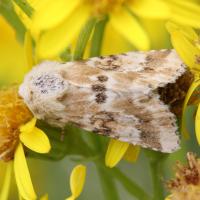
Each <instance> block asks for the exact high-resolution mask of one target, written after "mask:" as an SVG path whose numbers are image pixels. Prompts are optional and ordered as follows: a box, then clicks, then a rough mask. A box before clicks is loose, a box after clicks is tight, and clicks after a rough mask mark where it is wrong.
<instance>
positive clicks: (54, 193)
mask: <svg viewBox="0 0 200 200" xmlns="http://www.w3.org/2000/svg"><path fill="white" fill-rule="evenodd" d="M143 24H145V22H143ZM152 24H153V23H152ZM162 24H163V25H162V27H163V31H164V23H162ZM155 25H156V23H155V24H154V26H155ZM146 28H147V29H148V27H146ZM164 37H165V40H162V41H163V42H162V43H159V42H158V43H157V44H154V48H157V49H159V48H162V49H165V48H172V46H171V43H170V39H169V35H168V33H167V32H164ZM152 40H153V38H152ZM160 41H161V40H160ZM130 50H131V47H130ZM132 50H133V48H132ZM113 53H115V52H113ZM104 54H106V51H105V53H104ZM110 54H112V52H110ZM26 72H27V69H26V64H25V55H24V48H23V46H22V45H21V44H19V43H18V41H17V40H16V34H15V32H14V30H13V29H12V27H11V26H10V25H9V24H8V23H7V22H6V21H5V20H4V18H3V17H2V16H1V15H0V86H3V85H6V86H9V85H10V84H11V83H12V82H13V81H15V82H18V83H21V82H22V81H23V76H24V75H25V73H26ZM194 111H195V107H192V106H189V107H188V108H187V109H186V115H185V116H186V118H185V120H186V126H187V129H188V133H189V135H190V137H191V139H190V140H189V141H188V140H186V139H185V138H183V137H182V142H181V149H180V150H179V151H177V152H175V153H173V154H171V155H169V157H168V159H167V161H166V163H165V174H164V179H165V180H169V179H170V177H172V176H173V173H172V170H171V169H170V168H169V167H168V166H169V165H171V166H173V162H174V161H177V160H181V161H182V163H183V164H185V163H186V159H185V157H186V153H187V152H188V151H191V152H194V153H196V154H197V156H198V157H199V156H200V154H199V150H200V147H199V145H198V143H197V140H196V136H195V130H194V121H193V119H192V117H193V113H194ZM102 137H103V136H102ZM27 160H28V161H27V162H28V167H29V171H30V174H31V177H32V181H33V185H34V188H35V191H36V193H37V196H38V198H41V197H42V196H43V195H44V194H46V193H48V194H49V199H50V200H51V199H52V200H53V199H57V200H59V199H65V198H67V197H69V196H71V192H70V186H69V177H70V173H71V171H72V169H73V168H74V167H75V166H76V165H77V164H80V163H74V162H72V161H71V160H70V157H66V158H64V159H63V160H61V161H59V162H49V161H42V160H35V159H30V158H28V159H27ZM81 164H83V165H85V166H86V167H87V169H86V170H87V171H86V182H85V186H84V189H83V191H82V193H81V195H80V197H78V199H96V200H100V199H104V196H103V192H102V188H101V185H100V181H99V178H98V174H97V171H96V169H95V165H94V164H93V163H92V162H87V163H81ZM5 166H6V164H4V163H3V164H1V166H0V173H1V176H0V187H1V186H2V180H3V178H4V172H5ZM117 167H118V168H120V170H121V171H122V172H124V173H125V174H126V175H127V176H128V177H130V178H131V179H132V180H134V181H135V182H136V183H138V184H139V185H140V186H141V187H142V188H143V189H144V190H145V191H147V192H148V193H150V194H151V193H152V185H151V176H150V171H149V166H148V162H147V159H146V157H145V155H144V153H143V151H142V150H141V152H140V155H139V158H138V160H137V162H136V163H135V164H133V163H130V162H126V161H124V160H123V159H122V160H121V161H120V163H119V164H118V165H117ZM117 188H118V190H119V194H120V198H121V199H126V200H129V199H135V198H134V197H133V196H131V195H129V193H127V192H126V190H125V189H124V188H123V186H121V185H120V183H119V182H117ZM166 195H167V193H166ZM9 199H10V200H13V199H18V192H17V187H16V183H15V179H14V176H13V178H12V185H11V193H10V196H9Z"/></svg>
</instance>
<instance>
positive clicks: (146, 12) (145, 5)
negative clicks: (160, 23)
mask: <svg viewBox="0 0 200 200" xmlns="http://www.w3.org/2000/svg"><path fill="white" fill-rule="evenodd" d="M128 6H129V7H130V9H131V10H132V11H133V12H134V13H135V14H136V15H138V16H139V17H142V18H147V19H166V18H168V17H169V16H170V9H169V7H168V5H167V4H166V3H164V2H161V1H158V0H153V1H152V0H139V1H133V3H130V4H128Z"/></svg>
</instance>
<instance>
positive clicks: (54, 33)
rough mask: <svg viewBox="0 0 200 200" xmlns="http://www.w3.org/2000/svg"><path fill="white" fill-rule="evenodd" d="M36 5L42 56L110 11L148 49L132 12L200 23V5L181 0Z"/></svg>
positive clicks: (52, 52)
mask: <svg viewBox="0 0 200 200" xmlns="http://www.w3.org/2000/svg"><path fill="white" fill-rule="evenodd" d="M124 6H125V7H124ZM37 8H38V9H36V10H37V11H38V12H36V13H35V14H34V15H33V21H34V25H35V26H37V27H38V28H40V29H41V30H45V32H44V35H43V36H42V38H41V45H40V48H39V53H40V54H41V56H42V57H46V56H52V55H55V54H57V53H60V52H61V51H62V50H63V49H64V48H65V47H66V46H68V45H69V44H70V43H71V42H73V40H74V39H75V38H76V37H77V35H78V33H79V32H80V30H81V28H82V27H83V26H84V24H85V23H86V21H87V19H88V18H89V17H91V18H97V19H103V18H104V17H105V16H106V15H108V17H109V22H110V23H111V24H112V26H113V27H114V28H115V29H116V30H117V31H118V32H119V33H120V34H121V35H122V36H123V37H125V38H126V39H127V40H128V41H129V42H131V43H132V44H133V45H134V46H135V47H137V48H138V49H141V50H148V49H149V48H150V41H149V38H148V35H147V33H146V32H145V31H144V29H143V27H142V26H141V25H140V24H139V22H138V20H137V19H136V17H134V16H133V14H132V12H133V13H134V14H135V15H136V16H138V17H139V18H144V19H167V18H171V19H173V20H176V21H178V22H184V23H186V24H190V25H191V26H193V27H196V28H199V27H200V25H199V19H200V13H199V6H198V5H197V4H195V3H193V2H187V1H181V0H163V1H158V0H154V1H152V0H115V1H111V0H106V1H99V0H84V1H83V0H74V1H70V0H59V1H53V0H45V1H42V2H41V3H39V4H38V7H37Z"/></svg>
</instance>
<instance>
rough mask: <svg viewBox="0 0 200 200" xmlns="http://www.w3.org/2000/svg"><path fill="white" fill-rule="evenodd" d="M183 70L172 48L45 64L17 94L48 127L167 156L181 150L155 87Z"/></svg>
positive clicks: (172, 119)
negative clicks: (66, 128) (73, 128)
mask: <svg viewBox="0 0 200 200" xmlns="http://www.w3.org/2000/svg"><path fill="white" fill-rule="evenodd" d="M185 69H186V66H185V64H183V61H182V60H181V59H180V58H179V56H178V55H177V53H176V52H175V50H157V51H149V52H140V51H139V52H129V53H125V54H118V55H111V56H102V57H97V58H90V59H86V60H81V61H74V62H68V63H58V62H56V61H43V62H41V63H39V64H38V65H37V66H36V67H34V68H33V69H32V70H31V71H30V72H29V73H28V74H27V75H26V76H25V79H24V83H23V84H22V85H21V86H20V89H19V94H20V95H21V96H22V97H23V99H24V102H25V103H26V104H27V105H28V107H29V108H30V110H31V111H32V112H33V114H34V116H35V117H36V118H38V119H42V120H45V121H47V122H49V123H50V124H52V125H56V126H60V127H64V126H65V125H66V124H70V125H73V126H76V127H79V128H82V129H85V130H87V131H91V132H94V133H98V134H101V135H104V136H108V137H111V138H115V139H118V140H121V141H124V142H128V143H130V144H133V145H137V146H141V147H145V148H149V149H153V150H156V151H161V152H167V153H171V152H174V151H176V150H177V149H179V143H180V139H179V135H178V133H177V129H178V127H177V125H176V117H175V115H174V114H173V113H171V112H170V110H169V107H168V106H167V105H164V103H163V102H162V101H161V100H160V98H159V94H158V87H164V86H165V85H166V84H168V83H173V82H175V80H176V79H177V78H178V77H179V76H180V75H182V74H183V73H184V72H185Z"/></svg>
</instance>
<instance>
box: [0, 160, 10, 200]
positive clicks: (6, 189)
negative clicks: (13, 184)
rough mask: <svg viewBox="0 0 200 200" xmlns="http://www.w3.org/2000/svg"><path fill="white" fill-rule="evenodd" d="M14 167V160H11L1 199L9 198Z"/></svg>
mask: <svg viewBox="0 0 200 200" xmlns="http://www.w3.org/2000/svg"><path fill="white" fill-rule="evenodd" d="M12 168H13V162H12V161H10V162H9V163H8V164H7V169H6V173H5V177H4V182H3V187H2V189H1V195H0V199H1V200H7V199H8V195H9V190H10V181H11V175H12Z"/></svg>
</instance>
